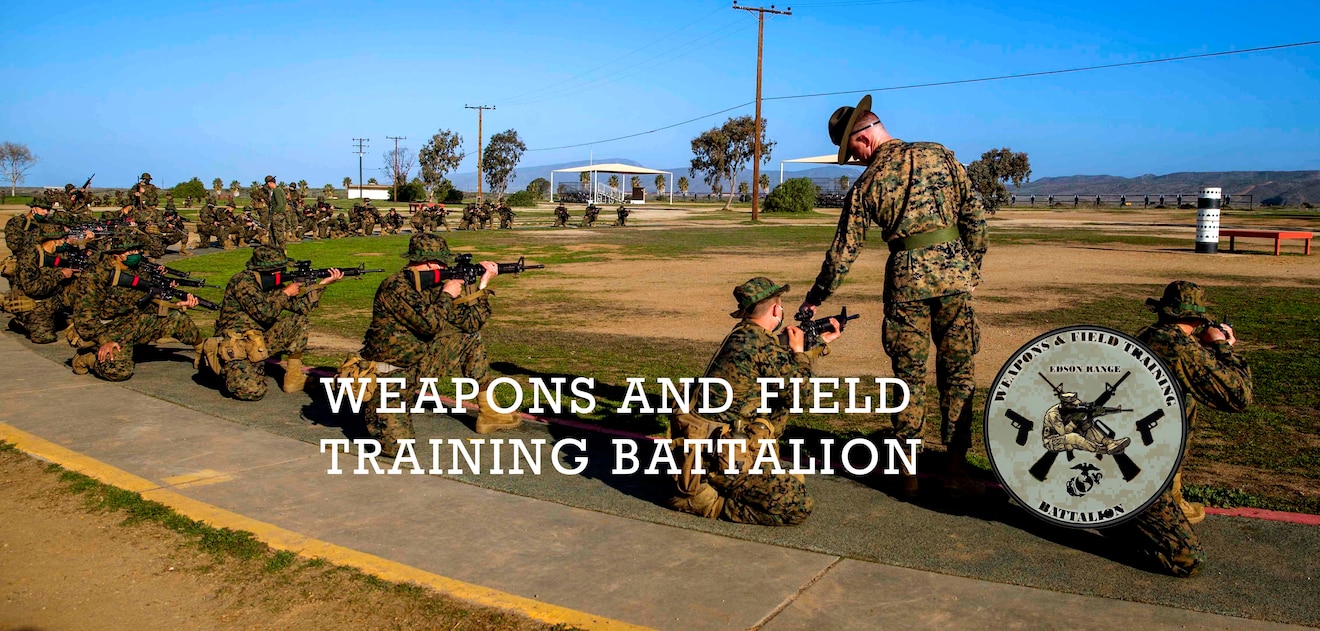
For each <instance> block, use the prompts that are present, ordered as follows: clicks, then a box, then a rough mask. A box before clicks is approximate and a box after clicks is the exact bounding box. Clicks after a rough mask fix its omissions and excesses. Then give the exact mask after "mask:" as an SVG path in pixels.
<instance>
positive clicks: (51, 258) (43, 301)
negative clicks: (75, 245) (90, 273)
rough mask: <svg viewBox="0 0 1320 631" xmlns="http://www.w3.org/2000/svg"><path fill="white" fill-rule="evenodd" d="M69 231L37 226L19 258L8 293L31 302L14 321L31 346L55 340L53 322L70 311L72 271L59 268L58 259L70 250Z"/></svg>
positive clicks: (71, 269)
mask: <svg viewBox="0 0 1320 631" xmlns="http://www.w3.org/2000/svg"><path fill="white" fill-rule="evenodd" d="M68 234H69V233H68V231H67V230H65V229H64V228H63V227H62V226H58V225H55V224H51V223H39V224H36V228H35V229H34V230H33V231H32V233H31V234H30V238H31V240H32V243H33V244H32V245H29V247H28V248H27V249H26V250H23V251H21V252H19V254H18V273H17V274H16V275H15V281H16V282H15V283H14V285H13V289H11V291H17V292H20V295H22V296H24V297H26V298H28V299H29V300H31V301H32V302H31V304H30V305H25V306H30V307H31V308H30V310H27V311H24V312H21V313H15V314H14V317H15V319H16V320H17V321H18V323H19V324H21V325H22V326H23V328H24V329H25V330H26V331H27V337H28V340H30V341H31V342H32V343H34V344H49V343H51V342H54V341H55V339H56V335H55V331H56V330H58V326H57V323H56V319H57V318H58V317H59V316H60V314H62V313H64V312H67V311H68V310H69V307H70V295H71V294H70V292H71V290H70V288H71V287H72V286H73V281H72V278H73V275H74V272H75V271H74V269H73V268H72V267H68V266H66V265H61V266H60V267H56V265H60V262H59V261H58V257H59V256H60V254H61V253H63V252H65V251H66V250H68V249H69V248H71V247H72V246H70V245H69V244H68V243H67V239H66V238H67V237H68Z"/></svg>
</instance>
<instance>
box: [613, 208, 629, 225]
mask: <svg viewBox="0 0 1320 631" xmlns="http://www.w3.org/2000/svg"><path fill="white" fill-rule="evenodd" d="M614 214H616V215H618V217H619V218H618V219H616V220H614V225H616V226H619V227H624V226H627V225H628V215H631V214H632V211H630V210H628V207H627V206H624V205H623V204H619V207H618V208H617V209H615V211H614Z"/></svg>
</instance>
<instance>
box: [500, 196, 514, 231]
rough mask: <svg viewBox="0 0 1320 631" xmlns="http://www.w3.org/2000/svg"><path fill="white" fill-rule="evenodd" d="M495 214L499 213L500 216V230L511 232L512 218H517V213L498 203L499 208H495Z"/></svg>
mask: <svg viewBox="0 0 1320 631" xmlns="http://www.w3.org/2000/svg"><path fill="white" fill-rule="evenodd" d="M495 212H496V213H499V216H500V229H501V230H512V229H513V219H514V217H517V216H518V213H515V212H513V209H512V208H510V207H509V205H508V204H506V203H504V202H500V207H499V208H497V209H496V210H495Z"/></svg>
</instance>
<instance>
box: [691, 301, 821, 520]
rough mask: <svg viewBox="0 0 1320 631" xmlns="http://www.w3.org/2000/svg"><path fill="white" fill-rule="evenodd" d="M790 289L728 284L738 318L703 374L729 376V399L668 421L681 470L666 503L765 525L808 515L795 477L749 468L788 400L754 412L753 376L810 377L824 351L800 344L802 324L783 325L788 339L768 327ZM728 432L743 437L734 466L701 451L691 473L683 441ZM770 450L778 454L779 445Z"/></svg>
mask: <svg viewBox="0 0 1320 631" xmlns="http://www.w3.org/2000/svg"><path fill="white" fill-rule="evenodd" d="M788 290H789V286H788V285H778V284H775V283H774V281H771V280H770V279H769V278H765V277H763V276H758V277H756V278H753V279H751V280H749V281H747V282H746V283H743V284H742V285H739V286H738V287H737V288H735V289H734V290H733V295H734V298H735V300H736V301H737V304H738V309H737V310H736V311H734V312H733V313H730V314H729V315H730V316H732V317H734V318H738V319H739V322H738V324H737V325H735V326H734V327H733V331H732V332H730V333H729V335H728V337H725V338H724V343H723V344H721V345H720V349H719V350H718V351H716V353H715V356H714V357H713V358H712V359H711V361H710V365H709V366H708V367H707V368H706V374H705V375H704V376H705V377H707V378H719V379H723V380H725V381H727V382H728V383H729V386H730V387H731V388H732V389H733V395H732V404H731V405H730V407H729V409H728V410H726V411H724V412H720V413H717V414H712V415H711V416H709V417H705V418H703V417H701V416H698V415H696V414H691V413H682V414H679V415H677V416H676V417H675V418H674V420H673V423H671V425H670V427H671V429H670V435H671V438H674V439H675V442H674V447H673V449H674V453H675V455H677V456H679V457H680V458H682V462H683V464H682V466H681V469H682V470H683V473H682V474H679V475H678V476H676V481H677V494H676V495H675V496H674V497H672V498H671V499H670V500H669V503H668V504H669V507H670V508H673V509H674V510H678V511H682V512H685V513H691V514H694V515H700V516H702V517H711V518H720V519H725V520H728V521H732V522H739V523H749V524H760V525H763V526H791V525H794V524H800V523H802V522H803V521H804V520H805V519H806V518H807V516H808V515H810V514H811V510H812V507H813V506H814V501H813V500H812V499H811V497H810V496H809V495H808V494H807V487H806V485H805V484H804V482H803V479H802V477H801V476H794V475H788V474H783V473H778V474H777V473H773V472H772V471H771V470H770V469H769V468H765V469H764V470H761V471H753V470H751V463H752V462H753V461H754V460H755V456H756V453H757V452H758V451H759V445H760V442H759V441H761V440H768V441H778V439H779V437H780V436H781V435H782V434H783V432H784V427H785V425H786V424H787V420H788V405H787V403H784V402H785V401H787V400H788V399H787V398H786V397H784V396H783V393H782V392H781V393H780V396H779V397H778V398H776V399H775V401H776V405H775V407H774V411H773V412H771V413H770V414H759V413H757V411H756V410H757V408H759V407H760V406H761V394H760V393H761V388H760V385H759V384H758V383H757V379H760V378H783V379H785V381H786V382H787V380H788V379H791V378H795V377H797V378H804V379H805V378H810V377H811V375H812V370H813V364H814V362H815V360H816V358H817V357H819V356H821V355H823V354H825V353H826V352H827V350H826V349H827V346H826V345H825V344H821V345H819V346H817V347H815V348H813V349H810V350H807V349H804V348H803V346H802V345H803V343H804V341H803V337H802V330H801V329H798V328H796V327H790V328H789V329H788V330H786V331H785V338H786V341H787V345H786V344H785V341H781V339H780V338H779V337H778V336H776V335H775V334H774V331H773V328H774V327H777V326H778V324H779V323H782V322H783V316H784V306H783V298H782V296H783V295H784V294H785V293H786V292H788ZM837 337H838V334H837V333H829V334H825V335H823V336H821V340H822V341H823V342H826V343H828V342H830V341H833V340H834V339H836V338H837ZM804 350H805V352H804ZM731 437H736V438H744V437H745V438H746V439H747V441H748V446H747V450H746V452H745V453H742V454H741V455H738V456H735V458H734V467H729V464H730V463H729V462H727V458H728V456H727V455H726V454H720V453H714V454H704V456H703V457H702V462H701V465H702V468H704V469H706V471H707V473H705V474H695V473H693V469H694V465H696V464H698V462H697V455H696V454H694V453H687V452H686V451H685V447H684V445H686V444H687V441H689V440H698V439H715V440H718V439H720V438H731ZM774 453H775V454H778V449H777V446H776V449H775V451H774ZM776 460H777V458H776ZM726 468H737V469H739V473H736V474H732V475H730V474H727V473H726V472H725V469H726Z"/></svg>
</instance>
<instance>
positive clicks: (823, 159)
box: [779, 151, 866, 184]
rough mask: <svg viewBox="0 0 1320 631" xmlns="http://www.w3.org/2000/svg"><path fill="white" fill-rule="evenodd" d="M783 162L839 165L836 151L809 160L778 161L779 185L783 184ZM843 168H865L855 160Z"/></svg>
mask: <svg viewBox="0 0 1320 631" xmlns="http://www.w3.org/2000/svg"><path fill="white" fill-rule="evenodd" d="M785 162H793V163H797V164H833V165H835V166H838V164H839V153H838V152H837V151H836V152H834V153H830V154H826V155H823V156H812V157H810V158H793V159H792V160H780V161H779V183H780V184H783V183H784V163H785ZM843 166H849V167H865V166H866V165H865V164H864V163H861V162H858V161H856V160H849V161H848V163H847V164H844V165H843Z"/></svg>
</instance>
